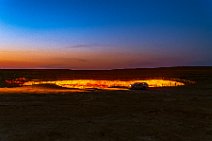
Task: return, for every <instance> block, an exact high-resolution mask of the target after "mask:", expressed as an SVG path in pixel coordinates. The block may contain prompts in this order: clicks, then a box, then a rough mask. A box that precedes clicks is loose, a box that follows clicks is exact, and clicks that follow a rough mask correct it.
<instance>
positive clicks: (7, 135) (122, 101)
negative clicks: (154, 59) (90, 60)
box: [0, 68, 212, 141]
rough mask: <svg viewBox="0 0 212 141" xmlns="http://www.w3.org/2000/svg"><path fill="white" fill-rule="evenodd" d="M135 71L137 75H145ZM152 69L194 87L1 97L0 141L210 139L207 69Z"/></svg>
mask: <svg viewBox="0 0 212 141" xmlns="http://www.w3.org/2000/svg"><path fill="white" fill-rule="evenodd" d="M166 69H167V68H166ZM181 69H182V70H181ZM43 71H44V70H43ZM116 71H119V73H117V74H120V73H121V74H122V75H126V77H132V76H131V75H129V74H124V72H122V71H121V70H116ZM129 71H133V70H128V71H127V72H129ZM135 71H136V72H137V73H138V74H139V77H141V76H140V74H143V71H142V70H135ZM152 71H153V72H155V73H153V72H152V74H154V75H158V77H163V76H164V75H165V76H166V77H175V76H178V77H176V78H183V79H185V78H188V79H190V80H195V81H197V83H196V84H195V85H189V86H185V87H175V88H154V89H150V90H147V91H100V90H98V91H91V92H82V93H63V94H61V93H58V94H54V95H53V94H48V95H39V94H9V95H5V94H1V95H0V140H1V141H69V140H70V141H72V140H73V141H75V140H76V141H86V140H88V141H95V140H97V141H98V140H102V141H108V140H118V141H119V140H120V141H125V140H126V141H129V140H130V141H134V140H135V141H139V140H140V141H211V140H212V134H211V133H212V83H211V82H212V77H211V68H202V69H199V68H198V69H195V68H192V69H190V70H189V69H188V68H186V69H184V68H180V69H177V70H175V69H171V70H164V71H163V70H160V71H159V70H157V71H154V70H152ZM139 72H140V73H139ZM158 72H160V73H158ZM21 73H23V72H21ZM24 73H25V75H26V74H27V73H28V74H27V75H29V72H27V71H26V72H24ZM35 73H38V72H36V71H35ZM43 73H44V72H43ZM98 73H99V74H100V72H98ZM98 73H97V74H98ZM46 74H47V73H46ZM58 74H60V73H59V72H58ZM88 74H89V73H88V72H87V75H88ZM91 74H92V73H91ZM132 74H133V73H132ZM135 74H136V73H135ZM135 74H133V75H135ZM36 75H37V74H36ZM93 75H94V74H93ZM107 75H108V74H107ZM148 75H150V73H149V74H148ZM159 75H160V76H159ZM67 76H68V77H70V74H69V75H67ZM97 76H98V75H97ZM99 76H100V75H99ZM31 77H32V76H31ZM33 77H35V75H34V76H33ZM57 77H58V76H57ZM59 77H61V76H59ZM83 77H84V76H83ZM118 77H121V75H118ZM136 77H137V76H136ZM149 77H155V76H153V75H152V76H149Z"/></svg>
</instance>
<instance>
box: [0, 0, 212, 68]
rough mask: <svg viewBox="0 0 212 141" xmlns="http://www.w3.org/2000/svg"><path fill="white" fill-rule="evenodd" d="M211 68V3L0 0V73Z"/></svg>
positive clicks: (203, 0)
mask: <svg viewBox="0 0 212 141" xmlns="http://www.w3.org/2000/svg"><path fill="white" fill-rule="evenodd" d="M185 65H198V66H204V65H212V2H211V0H172V1H170V0H160V1H158V0H0V68H69V69H115V68H138V67H160V66H185Z"/></svg>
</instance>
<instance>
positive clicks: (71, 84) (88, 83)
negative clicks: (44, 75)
mask: <svg viewBox="0 0 212 141" xmlns="http://www.w3.org/2000/svg"><path fill="white" fill-rule="evenodd" d="M136 82H146V83H148V85H149V87H173V86H183V85H184V83H182V82H178V81H174V80H163V79H151V80H129V81H122V80H83V79H80V80H57V81H29V82H26V83H24V85H25V86H30V85H38V84H56V85H58V86H61V87H65V88H78V89H86V88H101V89H106V88H111V87H125V88H129V85H130V84H133V83H136Z"/></svg>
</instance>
